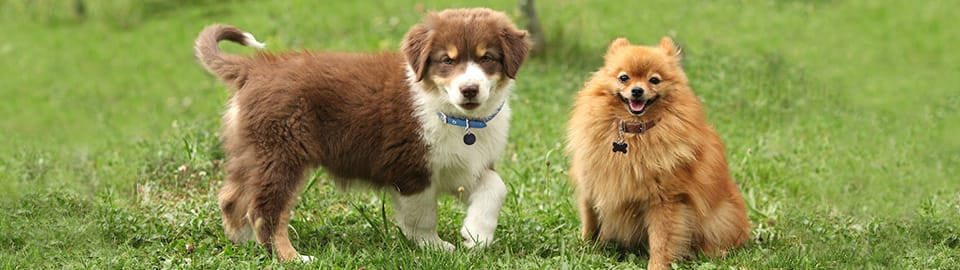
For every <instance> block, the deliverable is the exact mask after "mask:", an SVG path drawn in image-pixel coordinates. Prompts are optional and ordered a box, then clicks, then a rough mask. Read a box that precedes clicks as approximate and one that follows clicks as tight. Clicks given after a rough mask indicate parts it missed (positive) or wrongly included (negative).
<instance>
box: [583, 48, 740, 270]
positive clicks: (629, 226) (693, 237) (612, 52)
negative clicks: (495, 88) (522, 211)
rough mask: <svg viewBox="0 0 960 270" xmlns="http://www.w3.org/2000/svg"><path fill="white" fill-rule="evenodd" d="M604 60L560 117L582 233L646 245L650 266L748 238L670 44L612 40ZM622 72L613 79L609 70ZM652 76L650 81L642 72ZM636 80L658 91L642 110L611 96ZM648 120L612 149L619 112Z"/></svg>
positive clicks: (720, 150)
mask: <svg viewBox="0 0 960 270" xmlns="http://www.w3.org/2000/svg"><path fill="white" fill-rule="evenodd" d="M605 62H606V63H605V66H604V67H603V68H601V69H600V70H599V71H597V72H596V73H594V74H593V76H592V77H591V79H590V80H589V81H587V82H586V84H585V86H584V88H583V89H582V90H581V91H580V92H579V93H578V94H577V98H576V102H575V103H574V109H573V112H572V115H571V119H570V122H569V124H568V130H567V131H568V138H567V152H568V153H569V154H570V158H571V168H570V179H571V182H572V183H573V185H574V186H575V187H576V193H577V203H578V207H579V211H580V217H581V225H582V228H581V229H582V235H581V236H582V238H583V239H584V240H588V241H589V240H600V241H613V242H616V243H619V244H621V245H623V246H625V247H628V248H646V249H647V250H648V251H649V254H650V260H649V263H648V268H649V269H669V267H670V263H671V262H673V261H674V260H676V259H681V258H684V257H687V256H691V255H694V254H695V253H696V252H699V251H702V252H704V253H705V254H707V255H721V254H725V252H726V251H727V250H728V249H730V248H734V247H737V246H739V245H741V244H743V243H744V242H745V241H747V240H748V239H749V237H750V236H749V230H750V224H749V221H748V220H747V215H746V210H745V205H744V202H743V199H742V198H741V197H740V194H739V192H738V190H737V187H736V185H735V184H734V182H733V179H732V178H731V177H730V173H729V171H728V169H727V161H726V156H725V150H724V146H723V143H722V142H721V141H720V138H719V136H718V135H717V133H716V131H714V130H713V128H712V127H710V126H709V125H708V124H707V122H706V119H705V116H704V111H703V109H702V107H701V104H700V101H699V100H698V98H697V97H696V95H695V94H694V93H693V91H692V90H691V89H690V87H689V84H688V81H687V77H686V74H685V73H684V72H683V70H682V68H681V65H680V62H681V56H680V52H679V50H678V49H677V48H676V47H675V46H674V45H673V42H672V41H671V40H670V39H669V38H663V39H662V40H661V43H660V45H659V46H656V47H644V46H634V45H630V44H629V42H627V40H626V39H618V40H616V41H614V42H613V43H612V44H611V45H610V48H609V49H608V52H607V54H606V56H605ZM620 74H627V75H628V76H629V77H630V78H631V79H630V80H629V81H627V82H626V83H621V82H620V81H619V80H618V79H617V78H618V76H620ZM654 76H656V77H657V78H659V79H660V82H659V83H658V84H653V83H652V82H651V81H650V80H649V78H651V77H654ZM635 87H639V88H642V89H645V90H646V91H644V98H647V99H650V98H653V97H658V98H657V99H656V101H655V102H653V103H651V104H649V105H648V106H647V108H646V110H645V111H644V112H643V113H642V114H641V115H639V116H638V115H635V114H633V113H631V112H630V111H629V110H628V109H627V105H626V104H624V101H622V100H621V99H620V98H619V97H618V96H617V93H618V92H619V93H620V94H621V95H622V96H629V94H630V93H629V92H630V89H632V88H635ZM621 120H623V121H626V122H649V121H657V124H656V126H654V127H653V128H650V129H649V130H647V131H645V132H644V133H643V134H630V133H628V134H624V137H625V138H624V141H625V142H626V143H627V144H628V152H627V153H626V154H624V153H614V152H612V151H611V150H612V149H611V143H612V142H615V141H617V140H618V132H617V127H618V125H619V123H620V121H621Z"/></svg>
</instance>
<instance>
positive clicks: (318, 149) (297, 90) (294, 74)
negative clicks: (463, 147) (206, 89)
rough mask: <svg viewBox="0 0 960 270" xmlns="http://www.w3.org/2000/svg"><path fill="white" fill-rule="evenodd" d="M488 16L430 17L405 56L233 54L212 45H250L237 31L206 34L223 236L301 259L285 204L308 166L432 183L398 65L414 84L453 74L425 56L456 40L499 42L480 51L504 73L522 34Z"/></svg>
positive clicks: (372, 178) (203, 46)
mask: <svg viewBox="0 0 960 270" xmlns="http://www.w3.org/2000/svg"><path fill="white" fill-rule="evenodd" d="M492 13H494V12H492V11H490V10H486V9H474V10H457V11H455V12H449V11H448V12H442V13H431V14H430V15H429V16H428V17H427V18H426V19H425V20H424V22H423V23H422V24H419V25H417V26H414V27H413V28H412V29H411V30H410V32H408V34H407V35H406V36H405V38H404V42H403V44H402V52H403V54H398V53H379V54H356V53H318V52H310V51H304V52H290V53H283V54H279V55H275V54H270V53H263V52H261V53H258V54H257V55H256V56H253V57H242V56H236V55H227V54H223V53H221V52H220V50H219V49H218V48H217V43H218V42H219V41H221V40H231V41H234V42H237V43H243V44H246V45H250V44H247V43H245V42H246V40H245V39H244V36H243V34H244V33H243V32H242V31H240V30H239V29H237V28H235V27H232V26H227V25H211V26H209V27H207V28H206V29H204V30H203V31H202V32H201V33H200V35H199V37H198V38H197V41H196V45H195V55H196V57H197V59H198V60H199V61H200V63H201V64H202V65H203V66H204V67H205V68H206V69H207V70H208V71H210V72H211V73H212V74H214V75H216V76H217V77H218V78H220V79H221V80H222V81H223V82H225V83H226V84H227V85H229V86H230V88H231V89H232V90H233V94H232V97H231V99H230V107H231V108H230V109H229V110H228V111H227V112H226V113H225V114H224V119H223V122H224V124H223V129H224V130H223V139H224V141H225V150H226V152H227V155H228V161H227V169H226V171H227V179H226V183H225V185H224V186H223V188H222V190H221V191H220V195H219V201H220V207H221V210H222V213H223V223H224V227H225V231H226V234H227V235H228V237H229V238H230V239H231V240H234V241H237V242H239V241H246V240H251V239H249V237H250V236H249V235H246V233H247V232H250V230H252V231H253V232H255V239H256V240H257V241H258V242H259V243H262V244H263V245H265V246H266V247H267V248H268V249H270V250H272V251H273V252H274V253H276V254H277V255H278V257H279V258H280V259H281V260H284V261H286V260H291V259H295V258H298V253H297V251H296V250H295V249H294V248H293V246H292V245H291V243H290V240H289V237H288V235H287V225H288V222H289V218H290V209H291V208H292V207H293V205H294V204H295V198H296V196H297V194H299V192H300V191H301V189H302V188H303V184H304V181H303V180H304V176H305V174H306V172H308V171H309V170H312V169H314V168H316V167H317V166H322V167H324V168H325V169H326V170H327V172H329V173H330V174H332V175H334V176H335V178H336V179H338V180H337V181H342V182H343V183H347V182H349V181H352V180H351V179H359V180H362V181H365V182H367V183H369V184H372V185H373V186H376V187H386V188H390V189H394V190H396V191H397V192H398V193H399V194H401V195H410V194H416V193H419V192H421V191H423V190H424V189H425V188H427V187H428V186H429V185H431V183H430V177H431V173H432V172H431V170H430V168H429V167H428V163H429V160H428V159H429V157H428V146H427V145H426V143H425V142H424V141H423V139H422V138H421V133H422V132H421V130H420V123H419V122H418V120H417V118H416V117H415V116H414V115H415V111H414V110H415V105H414V104H413V98H412V94H411V88H410V84H409V83H410V82H409V81H408V78H407V75H406V74H407V73H406V70H405V66H406V65H408V64H409V65H410V66H411V67H412V68H413V69H414V70H415V71H416V74H417V78H416V81H421V80H424V74H431V76H433V77H436V78H443V77H444V75H445V74H442V73H443V72H453V71H451V70H450V69H449V68H438V67H435V62H437V61H439V60H438V59H435V58H433V57H432V55H435V54H436V52H437V51H439V50H441V49H443V46H446V45H447V44H453V46H461V45H463V44H461V43H462V42H459V40H460V39H470V38H475V39H477V40H472V41H471V42H478V41H479V42H483V41H488V40H493V41H497V42H498V44H488V45H489V47H488V48H487V49H486V50H488V51H496V52H498V53H500V54H499V55H498V57H499V58H498V59H495V60H496V61H497V63H491V64H489V65H484V68H485V70H486V71H488V72H496V73H500V72H501V68H502V69H503V74H505V75H506V76H508V77H510V78H513V76H514V75H515V73H516V68H517V67H518V66H519V63H520V62H522V60H523V59H522V58H523V57H524V55H525V50H526V48H527V46H522V47H523V48H519V49H512V48H511V47H509V44H510V43H515V42H517V41H515V40H514V39H519V40H521V42H523V37H524V35H525V33H524V32H522V31H517V30H516V29H515V27H513V26H512V24H511V23H510V22H509V21H508V20H507V18H506V16H503V15H502V13H496V14H494V15H491V14H492ZM464 16H473V17H484V18H483V19H482V20H480V21H481V22H485V24H477V25H465V23H464V21H463V20H459V18H460V17H464ZM486 17H489V18H486ZM458 42H459V43H458ZM461 50H462V51H463V52H471V51H474V48H469V49H467V48H461ZM515 50H524V51H522V52H518V51H515ZM463 54H466V55H469V54H468V53H463ZM470 57H472V56H470ZM517 58H519V60H518V59H517ZM500 62H503V63H502V67H501V64H500ZM430 80H431V79H429V77H428V79H427V80H426V82H427V83H431V82H430ZM431 89H432V88H431Z"/></svg>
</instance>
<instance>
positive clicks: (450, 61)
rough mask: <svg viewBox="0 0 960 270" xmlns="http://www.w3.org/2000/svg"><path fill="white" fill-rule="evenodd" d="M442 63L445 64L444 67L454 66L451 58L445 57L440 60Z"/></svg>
mask: <svg viewBox="0 0 960 270" xmlns="http://www.w3.org/2000/svg"><path fill="white" fill-rule="evenodd" d="M440 63H443V64H444V65H453V59H450V57H443V58H442V59H440Z"/></svg>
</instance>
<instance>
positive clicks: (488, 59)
mask: <svg viewBox="0 0 960 270" xmlns="http://www.w3.org/2000/svg"><path fill="white" fill-rule="evenodd" d="M480 62H483V63H489V62H493V57H490V55H484V56H481V57H480Z"/></svg>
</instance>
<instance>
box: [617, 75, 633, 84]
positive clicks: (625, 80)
mask: <svg viewBox="0 0 960 270" xmlns="http://www.w3.org/2000/svg"><path fill="white" fill-rule="evenodd" d="M617 79H620V82H621V83H625V82H627V81H629V80H630V76H627V74H622V75H620V77H617Z"/></svg>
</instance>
